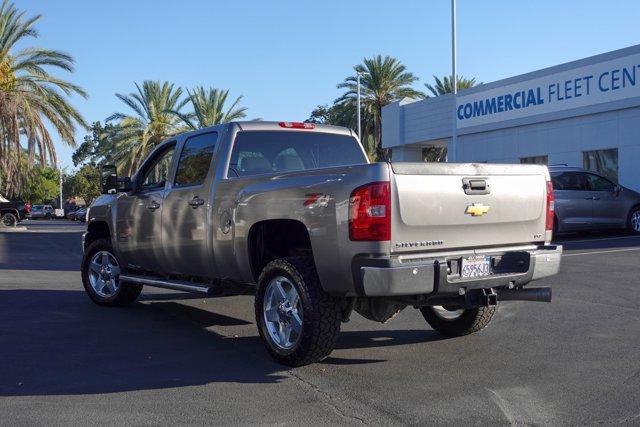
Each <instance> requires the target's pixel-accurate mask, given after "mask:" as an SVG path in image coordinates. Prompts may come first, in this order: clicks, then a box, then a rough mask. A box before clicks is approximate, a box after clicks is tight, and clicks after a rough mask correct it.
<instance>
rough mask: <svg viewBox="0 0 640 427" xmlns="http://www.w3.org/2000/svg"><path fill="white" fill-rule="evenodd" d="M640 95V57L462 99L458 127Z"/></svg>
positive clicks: (457, 112)
mask: <svg viewBox="0 0 640 427" xmlns="http://www.w3.org/2000/svg"><path fill="white" fill-rule="evenodd" d="M635 96H640V54H633V55H629V56H625V57H622V58H616V59H612V60H609V61H605V62H599V63H597V64H592V65H585V66H583V67H579V68H574V69H571V70H567V71H562V72H559V73H556V74H551V75H548V76H544V77H538V78H535V79H531V80H527V81H524V82H519V83H514V84H511V85H507V86H502V87H499V88H495V89H489V90H486V91H480V92H476V93H474V94H470V95H463V96H458V98H457V100H456V116H457V125H458V128H466V127H470V126H478V125H484V124H488V123H495V122H500V121H504V120H511V119H520V118H523V117H530V116H534V115H537V114H544V113H553V112H556V111H563V110H568V109H571V108H578V107H584V106H587V105H594V104H601V103H604V102H610V101H618V100H621V99H626V98H632V97H635Z"/></svg>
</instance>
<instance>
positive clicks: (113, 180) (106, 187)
mask: <svg viewBox="0 0 640 427" xmlns="http://www.w3.org/2000/svg"><path fill="white" fill-rule="evenodd" d="M100 186H101V187H102V194H116V192H117V191H118V170H117V169H116V166H115V165H104V166H102V167H101V168H100Z"/></svg>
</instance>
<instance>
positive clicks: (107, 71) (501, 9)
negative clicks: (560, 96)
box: [15, 0, 640, 166]
mask: <svg viewBox="0 0 640 427" xmlns="http://www.w3.org/2000/svg"><path fill="white" fill-rule="evenodd" d="M15 1H16V5H17V6H18V8H20V9H25V10H27V11H28V13H29V14H36V13H39V14H42V15H43V18H42V20H41V21H40V23H39V24H38V26H37V28H38V29H39V31H40V38H39V40H36V41H35V42H34V43H33V44H37V45H41V46H45V47H48V48H55V49H60V50H64V51H67V52H69V53H71V54H72V55H73V56H74V57H75V60H76V65H77V66H76V72H75V74H74V75H73V76H72V77H71V79H73V81H75V82H76V83H78V84H80V85H81V86H82V87H83V88H84V89H85V90H87V92H88V93H89V95H90V98H89V99H88V100H86V101H85V100H82V99H74V100H73V103H74V105H76V106H77V107H78V108H79V109H80V110H81V112H82V113H83V114H84V116H85V117H86V119H87V121H89V122H93V121H96V120H101V121H102V120H104V118H105V117H107V116H108V115H110V114H112V113H113V112H115V111H122V112H127V109H126V108H125V107H124V105H123V104H122V103H121V102H120V101H119V100H118V99H116V97H115V96H114V94H115V93H116V92H118V93H128V92H131V91H132V90H134V89H135V88H134V82H141V81H143V80H145V79H160V80H170V81H172V82H175V83H176V84H178V85H181V86H183V87H192V86H195V85H200V84H202V85H205V86H215V87H219V88H228V89H230V90H231V95H244V106H246V107H248V109H249V111H248V114H249V117H261V118H263V119H265V120H304V119H305V118H307V117H308V116H309V113H310V112H311V110H312V109H313V108H314V107H315V106H316V105H318V104H327V103H330V102H331V101H332V100H333V99H335V98H336V97H338V96H339V95H340V91H339V90H337V89H336V84H337V83H338V82H340V81H342V80H343V79H344V78H345V77H346V76H347V75H349V74H351V73H352V70H353V66H354V65H356V64H357V63H359V62H360V61H361V60H362V58H363V57H366V56H372V55H375V54H383V55H392V56H395V57H397V58H398V59H400V60H401V61H402V62H403V63H404V64H405V65H406V66H407V67H408V69H409V70H410V71H411V72H413V73H414V74H416V75H417V76H418V77H420V81H419V82H418V84H417V85H416V87H417V88H423V83H424V82H431V81H432V75H439V76H441V75H445V74H448V73H450V69H451V45H450V19H451V18H450V2H449V0H423V1H404V0H395V1H372V0H369V1H350V0H342V1H334V0H323V1H316V2H306V1H302V0H298V1H258V0H256V1H240V0H236V1H204V0H202V1H195V0H182V1H179V2H177V1H151V0H144V1H132V0H129V1H125V0H109V1H87V0H84V1H83V0H73V1H72V0H66V1H35V0H28V1H27V0H15ZM639 18H640V2H638V1H637V0H636V1H622V0H613V1H609V2H602V1H586V0H583V1H573V0H563V1H557V0H556V1H553V0H535V1H513V0H512V1H506V0H486V1H478V0H458V67H459V68H458V69H459V73H460V74H462V75H464V76H472V77H476V78H477V79H478V80H479V81H483V82H491V81H494V80H498V79H501V78H505V77H510V76H513V75H517V74H522V73H525V72H529V71H533V70H536V69H539V68H544V67H548V66H552V65H556V64H560V63H563V62H567V61H571V60H575V59H580V58H583V57H587V56H591V55H595V54H598V53H602V52H607V51H610V50H615V49H619V48H623V47H627V46H631V45H634V44H638V43H639V38H640V32H638V21H639ZM83 135H84V132H79V133H78V140H79V141H81V140H82V136H83ZM57 147H58V152H59V155H60V157H61V160H62V162H63V165H65V166H68V165H71V164H72V163H71V153H72V152H73V150H72V149H71V148H69V147H67V146H64V145H63V144H61V143H58V144H57Z"/></svg>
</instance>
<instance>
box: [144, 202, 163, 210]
mask: <svg viewBox="0 0 640 427" xmlns="http://www.w3.org/2000/svg"><path fill="white" fill-rule="evenodd" d="M159 207H160V205H159V204H158V203H157V202H155V201H153V202H151V203H149V204H148V205H147V209H151V210H152V211H155V210H156V209H158V208H159Z"/></svg>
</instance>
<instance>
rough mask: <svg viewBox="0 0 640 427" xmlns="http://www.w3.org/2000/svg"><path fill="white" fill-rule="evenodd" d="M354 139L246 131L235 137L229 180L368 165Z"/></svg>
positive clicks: (296, 133)
mask: <svg viewBox="0 0 640 427" xmlns="http://www.w3.org/2000/svg"><path fill="white" fill-rule="evenodd" d="M366 162H367V160H366V158H365V156H364V153H363V152H362V150H361V149H360V146H359V144H358V142H357V141H356V139H355V138H353V137H351V136H348V135H335V134H329V133H320V132H313V133H312V132H292V131H286V132H281V131H245V132H240V133H239V134H238V136H237V137H236V140H235V143H234V145H233V151H232V153H231V162H230V164H229V173H228V176H229V177H234V176H250V175H259V174H264V173H272V172H292V171H300V170H307V169H318V168H326V167H333V166H349V165H357V164H362V163H366Z"/></svg>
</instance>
